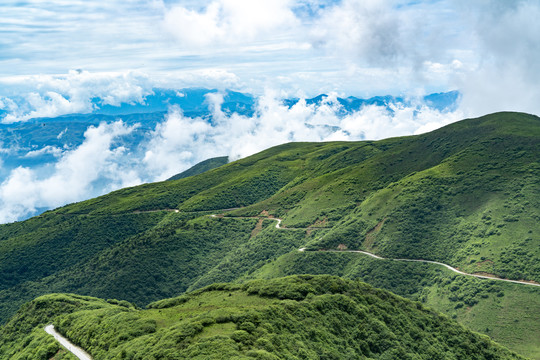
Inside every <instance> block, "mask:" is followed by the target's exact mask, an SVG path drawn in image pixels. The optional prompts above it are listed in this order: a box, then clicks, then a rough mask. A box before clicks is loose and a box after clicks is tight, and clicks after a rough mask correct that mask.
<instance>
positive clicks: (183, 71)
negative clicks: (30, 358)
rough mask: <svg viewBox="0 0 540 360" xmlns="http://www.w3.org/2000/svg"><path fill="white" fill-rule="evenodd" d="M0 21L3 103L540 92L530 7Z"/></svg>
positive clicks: (521, 97)
mask: <svg viewBox="0 0 540 360" xmlns="http://www.w3.org/2000/svg"><path fill="white" fill-rule="evenodd" d="M0 13H1V14H2V19H0V33H1V36H0V96H4V97H6V96H7V97H9V96H14V95H16V94H18V95H20V94H25V93H26V92H31V91H37V92H38V93H40V94H43V93H44V92H45V91H47V90H48V89H51V90H53V91H56V92H59V93H62V94H63V95H64V97H67V96H70V94H68V91H66V90H65V89H62V88H61V86H64V87H66V86H70V85H73V87H76V86H80V87H84V86H95V85H96V83H98V84H99V86H98V87H99V89H95V91H98V92H99V91H101V92H106V91H109V90H110V89H111V88H114V87H115V85H114V84H113V82H117V83H125V82H126V81H129V82H130V85H133V86H132V88H133V92H134V93H133V94H127V93H124V94H122V95H118V96H119V99H122V98H121V96H124V97H129V96H133V97H134V99H137V96H139V94H137V91H139V90H138V89H137V87H141V88H144V89H145V90H147V88H148V87H152V86H162V87H178V88H181V87H187V86H207V87H216V88H233V89H236V90H243V91H248V92H253V93H256V94H257V93H259V94H260V93H262V92H263V91H264V89H266V88H273V89H279V90H280V91H282V92H284V93H286V94H294V95H303V94H305V95H308V96H312V95H316V94H318V93H328V92H332V91H335V92H338V93H341V94H348V95H356V96H364V97H365V96H373V95H381V94H394V95H403V94H405V95H407V94H419V93H429V92H435V91H447V90H453V89H459V90H461V91H462V92H463V93H464V94H465V102H466V105H467V106H469V107H470V108H471V109H472V110H471V111H473V112H488V111H490V110H498V108H497V106H491V107H490V106H489V104H479V103H480V102H482V103H484V102H486V100H485V98H486V96H489V99H490V101H491V100H492V102H493V103H498V104H501V100H500V99H498V97H500V98H502V99H508V98H509V97H510V98H511V99H510V100H508V101H506V100H505V101H503V102H502V104H503V105H504V106H506V107H508V108H509V109H510V110H523V111H529V112H533V111H535V112H537V110H538V109H537V108H536V106H535V105H534V104H533V101H527V99H525V98H526V97H529V95H527V94H530V93H531V90H534V92H535V93H537V92H538V91H537V87H536V85H534V84H535V83H537V81H536V80H538V77H539V75H537V74H538V73H540V72H538V67H539V66H538V65H537V63H538V62H537V61H536V59H537V56H538V55H539V54H538V53H539V52H540V50H539V46H538V40H537V34H538V33H540V31H538V30H539V25H538V22H537V21H536V19H537V18H538V15H540V5H539V3H538V2H537V1H520V0H516V1H504V0H478V1H473V2H471V1H465V0H448V1H399V0H376V1H375V0H342V1H329V0H273V1H263V0H210V1H208V0H207V1H193V0H168V1H162V0H127V1H126V0H107V1H101V0H94V1H80V0H69V1H68V0H27V1H20V0H4V1H2V3H1V4H0ZM74 70H83V71H85V72H87V74H86V75H85V79H84V80H83V81H81V79H80V78H79V79H78V78H77V77H76V76H75V75H73V71H74ZM70 71H71V73H70ZM70 74H71V75H70ZM91 78H92V79H91ZM57 79H60V81H63V80H65V79H67V82H68V83H69V84H68V83H66V84H63V85H59V84H57V83H56V84H55V81H56V80H57ZM479 81H483V82H485V83H486V85H485V86H479V85H478V82H479ZM105 83H108V85H107V84H105ZM494 85H495V87H497V86H501V87H503V88H502V89H501V90H500V95H497V96H496V94H493V90H492V89H493V87H494ZM55 86H56V87H55ZM509 86H510V87H511V90H512V91H507V90H509V88H508V87H509ZM521 89H522V91H521ZM72 91H75V90H73V89H72ZM516 92H517V94H516ZM100 95H101V94H100ZM71 96H72V95H71ZM469 99H470V100H469ZM469 102H470V103H469ZM4 107H5V106H4Z"/></svg>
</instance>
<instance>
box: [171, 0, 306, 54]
mask: <svg viewBox="0 0 540 360" xmlns="http://www.w3.org/2000/svg"><path fill="white" fill-rule="evenodd" d="M293 3H294V2H293V1H292V0H273V1H265V0H216V1H212V2H211V3H209V4H207V5H206V6H204V7H203V8H202V9H190V8H188V7H186V6H183V5H175V6H173V7H172V8H171V9H169V10H168V11H167V12H166V13H165V19H164V23H165V28H166V29H167V30H168V31H169V32H170V33H171V34H172V35H173V36H175V37H176V38H177V39H178V40H179V41H180V43H181V44H182V45H184V46H197V47H198V46H208V45H212V46H214V45H218V46H223V44H239V43H249V42H250V41H253V40H260V39H261V38H267V37H270V36H272V37H275V35H276V32H279V33H283V31H284V30H286V29H291V28H294V27H295V25H296V24H297V23H298V20H297V18H296V16H295V15H294V13H293V11H292V10H291V5H292V4H293Z"/></svg>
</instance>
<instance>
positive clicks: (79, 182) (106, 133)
mask: <svg viewBox="0 0 540 360" xmlns="http://www.w3.org/2000/svg"><path fill="white" fill-rule="evenodd" d="M207 103H208V105H209V108H210V110H211V112H212V114H211V117H210V118H208V117H195V118H192V117H187V116H185V115H184V114H183V113H182V110H181V109H179V108H171V110H170V112H169V113H168V114H167V115H166V116H165V117H164V119H163V121H162V122H160V123H158V125H157V126H156V128H155V129H153V130H151V131H149V132H148V133H146V134H145V136H144V137H143V139H144V140H142V142H141V143H138V144H124V145H120V144H123V142H122V141H120V140H121V139H122V138H123V137H125V136H128V135H130V134H131V133H132V132H133V131H134V129H135V128H136V125H134V126H127V125H125V124H124V123H122V122H121V121H117V122H114V123H109V124H106V123H102V124H101V125H99V126H98V127H89V128H88V129H87V131H86V132H85V135H84V136H85V140H84V142H83V143H82V144H81V145H79V146H78V147H76V148H75V149H72V150H66V149H59V148H54V147H52V146H49V147H45V148H43V149H40V150H35V151H33V152H30V153H29V154H28V156H34V155H35V156H37V155H40V154H41V155H42V154H43V153H51V154H53V155H55V156H56V157H57V158H58V160H57V162H56V163H54V164H52V165H50V166H49V168H48V169H46V171H43V169H36V168H27V167H19V168H16V169H14V170H12V171H11V173H10V174H9V176H7V177H6V180H5V181H4V182H3V183H2V184H0V205H1V206H0V222H8V221H14V220H17V219H20V218H22V217H25V216H28V215H29V214H32V213H33V212H35V211H36V210H37V209H43V208H54V207H57V206H60V205H63V204H66V203H69V202H74V201H80V200H83V199H86V198H90V197H93V196H98V195H101V194H103V193H106V192H108V191H111V190H114V189H118V188H120V187H125V186H131V185H136V184H140V183H142V182H150V181H158V180H164V179H167V178H168V177H170V176H172V175H174V174H176V173H178V172H180V171H183V170H185V169H187V168H189V167H190V166H192V165H194V164H196V163H198V162H200V161H203V160H205V159H208V158H210V157H215V156H223V155H228V156H229V158H230V159H231V160H236V159H239V158H243V157H246V156H249V155H252V154H254V153H256V152H258V151H261V150H264V149H266V148H269V147H271V146H275V145H279V144H282V143H286V142H293V141H334V140H349V141H351V140H377V139H381V138H386V137H389V136H402V135H410V134H415V133H421V132H424V131H429V130H433V129H435V128H437V127H440V126H443V125H446V124H448V123H450V122H453V121H456V120H459V119H461V118H462V117H463V114H462V113H461V112H460V111H455V112H439V111H436V110H433V109H431V108H428V107H426V106H425V105H424V104H422V103H421V102H417V103H414V102H410V103H407V104H396V105H391V106H390V107H382V106H376V105H372V106H365V107H363V108H361V109H360V110H358V111H355V112H352V113H345V114H344V112H343V109H342V108H341V105H340V103H339V102H338V101H337V94H335V93H333V94H330V95H328V96H327V97H326V98H325V99H323V101H321V102H320V103H318V104H307V103H306V101H305V100H304V99H301V100H299V101H298V102H297V103H296V104H295V105H293V106H291V107H289V106H286V105H284V103H283V101H282V98H281V96H280V92H275V91H270V90H268V91H267V92H266V93H265V94H264V95H263V96H261V97H259V98H258V99H257V105H256V109H255V112H254V114H253V115H252V116H246V115H240V114H237V113H232V114H230V113H225V112H223V111H222V110H221V105H222V103H223V95H222V94H220V93H209V94H208V95H207Z"/></svg>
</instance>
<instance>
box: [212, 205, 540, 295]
mask: <svg viewBox="0 0 540 360" xmlns="http://www.w3.org/2000/svg"><path fill="white" fill-rule="evenodd" d="M210 216H212V217H216V216H217V215H210ZM231 218H238V217H233V216H231ZM240 218H243V217H240ZM259 218H263V219H267V220H275V221H277V223H276V229H282V230H300V228H294V229H293V228H284V227H281V222H282V219H279V218H269V217H259ZM304 230H306V229H304ZM298 251H300V252H304V251H311V252H315V251H325V252H338V253H339V252H350V253H359V254H364V255H368V256H371V257H372V258H375V259H378V260H391V261H407V262H421V263H429V264H436V265H440V266H444V267H445V268H447V269H448V270H451V271H453V272H455V273H457V274H460V275H464V276H472V277H475V278H479V279H488V280H497V281H506V282H510V283H514V284H520V285H529V286H540V284H538V283H535V282H528V281H520V280H510V279H501V278H498V277H495V276H487V275H477V274H469V273H466V272H463V271H461V270H458V269H456V268H454V267H452V266H450V265H448V264H445V263H442V262H438V261H432V260H421V259H389V258H383V257H381V256H378V255H375V254H372V253H370V252H367V251H362V250H307V249H306V248H300V249H298Z"/></svg>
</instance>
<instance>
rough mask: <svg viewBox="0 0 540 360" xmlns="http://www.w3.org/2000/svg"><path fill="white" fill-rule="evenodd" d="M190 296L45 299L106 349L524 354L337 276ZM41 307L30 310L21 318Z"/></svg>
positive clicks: (328, 355) (105, 355) (83, 341)
mask: <svg viewBox="0 0 540 360" xmlns="http://www.w3.org/2000/svg"><path fill="white" fill-rule="evenodd" d="M56 299H58V300H56ZM182 299H183V300H182V301H175V300H174V299H171V300H167V303H165V302H163V301H162V302H160V303H156V304H153V305H151V306H150V309H148V310H143V311H141V310H134V309H126V308H123V307H121V306H117V305H112V304H109V303H107V302H104V301H100V300H98V299H88V301H87V304H81V305H80V306H81V309H80V310H78V311H72V310H71V309H70V308H66V309H65V310H63V309H62V307H58V306H56V305H55V302H56V301H64V300H62V298H58V296H57V295H55V296H50V297H47V298H44V299H37V300H36V301H40V302H42V303H43V302H44V303H45V306H47V307H51V309H52V310H50V311H49V313H50V317H51V321H53V322H54V323H55V326H56V327H57V328H58V330H59V331H61V332H62V333H63V334H65V335H66V336H67V337H68V338H70V339H71V340H72V341H73V342H75V343H77V344H79V345H80V346H82V347H83V348H84V349H86V350H87V351H88V352H90V353H91V354H92V355H93V356H94V357H95V358H96V359H251V358H255V359H344V358H347V359H357V358H371V359H395V358H399V359H433V358H437V359H519V358H520V357H519V356H518V355H516V354H514V353H512V352H510V351H508V350H507V349H505V348H502V347H500V346H499V345H497V344H495V343H493V342H492V341H491V340H490V339H489V338H488V337H485V336H482V335H479V334H475V333H472V332H470V331H469V330H466V329H465V328H463V327H462V326H460V325H459V324H457V323H456V322H454V321H452V320H450V319H448V318H447V317H445V316H443V315H440V314H438V313H436V312H434V311H432V310H429V309H426V308H424V307H423V306H422V305H420V304H419V303H415V302H411V301H409V300H405V299H403V298H401V297H398V296H396V295H393V294H391V293H388V292H386V291H383V290H378V289H375V288H372V287H371V286H369V285H367V284H364V283H361V282H353V281H349V280H344V279H341V278H337V277H331V276H293V277H287V278H281V279H274V280H265V281H262V280H258V281H252V282H248V283H246V284H244V285H242V286H239V285H227V284H218V285H213V286H209V287H207V288H204V289H202V290H199V291H197V292H196V293H193V294H188V295H187V297H183V298H182ZM36 301H35V302H36ZM76 301H77V300H76ZM31 304H32V303H31ZM30 306H32V305H30ZM33 317H34V315H33V314H32V313H28V312H25V311H24V310H21V312H20V313H19V319H18V321H19V322H22V323H26V322H28V323H33V322H35V321H33V320H32V319H33ZM3 331H4V334H17V332H16V330H14V329H9V330H8V329H4V330H3ZM36 332H37V330H36ZM36 336H37V335H33V337H34V338H35V337H36ZM14 339H16V341H21V340H20V339H22V337H15V338H14ZM18 349H19V351H20V348H18ZM0 351H3V348H2V347H0ZM0 354H1V353H0ZM13 355H17V352H15V353H13ZM34 356H35V357H34V359H36V360H39V359H47V357H46V356H44V355H43V354H41V353H38V352H36V353H35V354H34Z"/></svg>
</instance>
